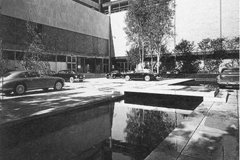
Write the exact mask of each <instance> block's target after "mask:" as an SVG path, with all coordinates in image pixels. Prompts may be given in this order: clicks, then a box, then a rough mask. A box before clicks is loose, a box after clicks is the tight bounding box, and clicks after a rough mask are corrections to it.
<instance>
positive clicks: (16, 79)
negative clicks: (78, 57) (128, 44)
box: [0, 71, 64, 95]
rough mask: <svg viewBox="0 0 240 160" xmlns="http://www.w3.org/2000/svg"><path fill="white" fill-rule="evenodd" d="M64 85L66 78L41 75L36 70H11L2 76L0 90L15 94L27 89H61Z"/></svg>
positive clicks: (22, 92)
mask: <svg viewBox="0 0 240 160" xmlns="http://www.w3.org/2000/svg"><path fill="white" fill-rule="evenodd" d="M63 86H64V79H63V78H59V77H50V76H41V75H40V74H39V73H38V72H35V71H10V72H6V73H4V74H3V76H2V77H0V91H1V92H3V93H5V95H10V94H11V93H12V92H14V94H15V95H21V94H24V93H25V92H26V91H27V90H33V89H43V90H44V91H47V90H48V88H54V90H57V91H58V90H61V89H62V88H63Z"/></svg>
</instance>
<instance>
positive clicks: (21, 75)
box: [19, 72, 28, 78]
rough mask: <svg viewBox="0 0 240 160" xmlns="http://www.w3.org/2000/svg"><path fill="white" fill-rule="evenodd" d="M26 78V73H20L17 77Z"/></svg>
mask: <svg viewBox="0 0 240 160" xmlns="http://www.w3.org/2000/svg"><path fill="white" fill-rule="evenodd" d="M27 77H28V73H27V72H24V73H21V74H20V75H19V78H27Z"/></svg>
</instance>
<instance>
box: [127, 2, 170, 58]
mask: <svg viewBox="0 0 240 160" xmlns="http://www.w3.org/2000/svg"><path fill="white" fill-rule="evenodd" d="M172 2H173V1H172V0H141V1H138V0H129V10H128V12H127V15H126V19H125V23H126V25H127V26H126V28H125V32H126V34H127V38H128V43H129V44H131V45H132V46H133V47H135V48H142V50H141V51H142V52H139V54H142V56H141V57H144V56H143V55H144V51H145V49H143V48H147V49H146V50H147V51H148V54H150V55H152V54H157V55H158V62H159V61H160V57H159V56H160V54H161V48H162V47H163V46H165V45H166V43H167V38H168V37H170V36H171V35H172V19H173V15H174V9H173V8H174V6H173V3H172ZM141 61H142V62H143V59H142V60H141Z"/></svg>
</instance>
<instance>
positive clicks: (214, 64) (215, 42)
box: [198, 37, 239, 72]
mask: <svg viewBox="0 0 240 160" xmlns="http://www.w3.org/2000/svg"><path fill="white" fill-rule="evenodd" d="M198 48H199V49H200V51H202V52H205V54H213V58H212V59H204V71H207V72H218V71H219V67H220V65H221V64H222V63H223V58H224V57H225V58H226V57H227V55H226V53H225V51H227V50H239V37H235V38H233V39H227V38H217V39H210V38H206V39H203V40H202V41H201V42H199V43H198ZM224 65H225V66H226V67H231V66H233V67H236V66H239V60H238V59H231V60H230V62H228V63H226V64H224Z"/></svg>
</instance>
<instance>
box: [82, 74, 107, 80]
mask: <svg viewBox="0 0 240 160" xmlns="http://www.w3.org/2000/svg"><path fill="white" fill-rule="evenodd" d="M83 74H84V75H85V78H86V79H89V78H104V77H106V76H105V73H83Z"/></svg>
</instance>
